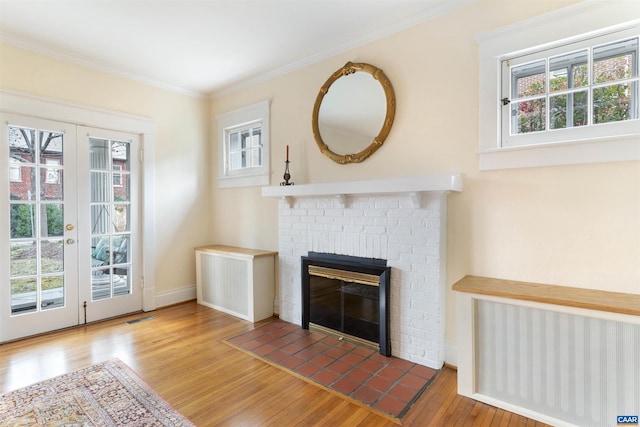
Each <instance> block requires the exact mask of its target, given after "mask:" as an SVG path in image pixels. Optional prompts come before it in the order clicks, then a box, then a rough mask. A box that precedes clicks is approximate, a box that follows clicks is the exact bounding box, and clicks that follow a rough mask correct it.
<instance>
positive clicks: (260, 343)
mask: <svg viewBox="0 0 640 427" xmlns="http://www.w3.org/2000/svg"><path fill="white" fill-rule="evenodd" d="M228 342H229V343H231V344H233V345H235V346H236V347H239V348H242V349H244V350H247V351H249V352H251V353H253V354H255V355H257V356H259V357H261V358H263V359H266V360H268V361H270V362H272V363H274V364H276V365H280V366H282V367H284V368H287V369H289V370H292V371H294V372H296V373H298V374H300V375H302V376H305V377H307V378H310V379H312V380H313V381H315V382H317V383H319V384H322V385H324V386H326V387H329V388H331V389H333V390H336V391H338V392H340V393H342V394H345V395H347V396H349V397H351V398H352V399H355V400H358V401H360V402H362V403H364V404H366V405H369V406H371V407H373V408H376V409H378V410H380V411H383V412H386V413H388V414H390V415H392V416H394V417H397V418H400V417H402V415H404V413H405V412H406V411H407V410H409V408H410V406H411V404H412V403H413V402H414V401H415V400H416V399H417V398H418V396H420V394H421V393H422V392H423V391H424V390H425V389H426V388H427V386H428V385H429V383H430V382H431V380H432V379H433V378H434V376H435V374H436V373H437V371H435V370H433V369H431V368H427V367H425V366H422V365H418V364H416V363H412V362H408V361H406V360H402V359H398V358H396V357H385V356H382V355H381V354H379V353H377V352H376V351H374V350H371V349H369V348H366V347H362V346H358V345H356V344H352V343H349V342H345V341H339V340H337V339H335V338H332V337H329V336H326V335H324V334H321V333H317V332H309V331H307V330H304V329H302V328H301V327H300V326H298V325H293V324H291V323H287V322H284V321H282V320H275V321H273V322H271V323H268V324H266V325H264V326H261V327H259V328H257V329H254V330H252V331H249V332H246V333H244V334H242V335H238V336H237V337H234V338H231V339H230V340H229V341H228Z"/></svg>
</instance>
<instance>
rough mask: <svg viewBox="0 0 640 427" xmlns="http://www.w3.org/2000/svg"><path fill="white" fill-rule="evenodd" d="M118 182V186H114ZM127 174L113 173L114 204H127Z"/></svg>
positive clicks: (128, 199) (128, 198)
mask: <svg viewBox="0 0 640 427" xmlns="http://www.w3.org/2000/svg"><path fill="white" fill-rule="evenodd" d="M116 182H118V184H116ZM129 182H130V180H129V174H128V173H125V172H114V174H113V200H114V201H116V202H128V201H130V200H131V199H130V197H129V194H130V193H129V188H130V187H129Z"/></svg>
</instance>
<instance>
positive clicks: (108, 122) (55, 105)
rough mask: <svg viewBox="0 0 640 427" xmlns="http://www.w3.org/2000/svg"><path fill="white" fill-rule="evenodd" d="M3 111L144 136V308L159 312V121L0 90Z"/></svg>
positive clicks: (142, 260)
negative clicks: (156, 167) (156, 208)
mask: <svg viewBox="0 0 640 427" xmlns="http://www.w3.org/2000/svg"><path fill="white" fill-rule="evenodd" d="M0 111H2V112H6V113H13V114H21V115H24V116H31V117H36V118H41V119H48V120H55V121H60V122H66V123H70V124H82V125H85V126H91V127H96V128H102V129H107V130H114V131H120V132H127V133H133V134H137V135H139V136H140V145H141V146H142V152H143V159H142V165H141V170H140V178H141V179H140V181H141V183H140V184H141V191H140V193H141V199H140V201H141V204H142V206H141V221H140V226H141V230H140V231H141V233H140V234H141V239H140V247H141V251H142V257H141V265H140V268H141V280H142V291H143V293H142V309H143V310H144V311H152V310H155V309H156V291H155V277H154V276H155V246H156V245H155V211H154V206H155V179H154V176H155V171H154V144H153V143H154V132H155V121H154V120H153V119H150V118H147V117H140V116H134V115H131V114H126V113H120V112H116V111H111V110H105V109H100V108H96V107H89V106H84V105H79V104H73V103H69V102H64V101H58V100H55V99H50V98H44V97H40V96H35V95H30V94H26V93H22V92H15V91H8V90H0Z"/></svg>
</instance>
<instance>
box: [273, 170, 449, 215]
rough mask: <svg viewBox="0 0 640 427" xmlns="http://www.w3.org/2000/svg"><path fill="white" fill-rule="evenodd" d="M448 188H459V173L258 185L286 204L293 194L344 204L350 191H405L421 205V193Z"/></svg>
mask: <svg viewBox="0 0 640 427" xmlns="http://www.w3.org/2000/svg"><path fill="white" fill-rule="evenodd" d="M450 191H462V177H461V176H460V174H459V173H452V174H439V175H423V176H411V177H402V178H384V179H376V180H365V181H345V182H322V183H315V184H303V185H288V186H278V187H262V196H263V197H277V198H282V199H283V200H285V202H286V203H287V206H289V207H290V206H291V205H292V204H293V201H294V200H295V199H296V198H304V197H322V196H325V197H326V196H335V197H336V199H337V200H339V201H340V204H341V206H342V207H345V206H346V204H347V200H348V196H351V195H366V194H371V195H373V194H398V193H408V194H410V195H411V198H412V199H413V202H414V205H415V207H417V208H418V207H420V206H421V205H422V194H423V193H427V192H450Z"/></svg>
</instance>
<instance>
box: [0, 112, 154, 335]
mask: <svg viewBox="0 0 640 427" xmlns="http://www.w3.org/2000/svg"><path fill="white" fill-rule="evenodd" d="M0 121H1V123H2V134H1V136H0V200H2V201H3V203H2V207H1V208H0V211H1V212H0V342H2V341H7V340H12V339H16V338H21V337H24V336H29V335H34V334H38V333H43V332H47V331H51V330H56V329H61V328H65V327H69V326H74V325H77V324H80V323H85V322H90V321H95V320H99V319H102V318H107V317H112V316H116V315H119V314H123V313H127V312H133V311H137V310H140V309H141V306H142V297H141V292H140V287H139V280H136V274H137V269H138V265H137V263H138V262H139V255H138V252H139V249H138V244H137V241H138V238H137V227H138V216H139V215H138V214H137V212H138V207H137V202H136V200H137V196H138V193H137V188H138V177H137V176H138V174H137V165H138V163H137V161H138V160H139V159H138V154H137V153H139V147H138V145H139V142H138V141H137V139H136V136H135V135H128V134H121V133H114V132H108V131H104V130H99V129H91V128H86V127H82V126H76V125H72V124H68V123H60V122H53V121H47V120H41V119H35V118H29V117H24V116H18V115H10V114H2V115H1V116H0Z"/></svg>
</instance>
